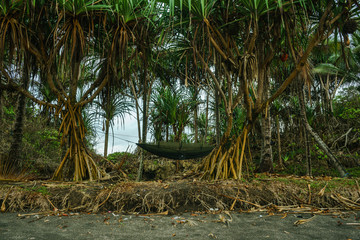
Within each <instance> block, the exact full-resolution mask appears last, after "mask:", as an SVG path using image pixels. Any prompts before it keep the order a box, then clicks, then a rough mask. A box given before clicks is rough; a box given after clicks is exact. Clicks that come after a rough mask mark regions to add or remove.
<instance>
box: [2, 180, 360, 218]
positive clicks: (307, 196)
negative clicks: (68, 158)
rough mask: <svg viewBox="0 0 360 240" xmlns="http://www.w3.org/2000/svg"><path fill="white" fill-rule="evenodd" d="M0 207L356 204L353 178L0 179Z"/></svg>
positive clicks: (169, 209) (359, 201)
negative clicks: (78, 180) (79, 180)
mask: <svg viewBox="0 0 360 240" xmlns="http://www.w3.org/2000/svg"><path fill="white" fill-rule="evenodd" d="M0 204H1V210H2V211H6V212H30V211H53V210H54V209H55V210H57V211H63V212H103V211H114V212H123V213H135V212H136V213H169V214H174V213H178V212H185V211H206V210H219V211H220V210H237V211H242V210H243V211H246V210H268V211H270V210H271V211H275V212H276V211H282V210H286V209H291V208H298V207H302V208H304V209H305V208H306V209H310V210H311V211H326V210H327V209H331V208H340V209H349V210H350V209H352V210H359V209H360V189H359V185H358V181H357V180H354V179H346V180H340V179H338V180H336V179H334V180H331V181H313V180H311V181H307V180H288V179H262V180H253V181H251V182H246V183H241V182H236V181H218V182H205V181H184V180H182V181H177V182H141V183H135V182H119V183H112V184H111V183H108V182H103V183H79V184H75V183H61V182H24V183H19V182H3V183H2V185H1V186H0Z"/></svg>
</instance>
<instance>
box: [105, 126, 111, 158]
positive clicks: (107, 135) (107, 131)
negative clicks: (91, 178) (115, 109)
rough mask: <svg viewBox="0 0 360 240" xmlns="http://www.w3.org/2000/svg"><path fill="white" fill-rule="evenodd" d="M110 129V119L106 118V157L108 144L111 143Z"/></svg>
mask: <svg viewBox="0 0 360 240" xmlns="http://www.w3.org/2000/svg"><path fill="white" fill-rule="evenodd" d="M109 129H110V120H109V119H106V121H105V146H104V157H105V158H106V157H107V152H108V144H109Z"/></svg>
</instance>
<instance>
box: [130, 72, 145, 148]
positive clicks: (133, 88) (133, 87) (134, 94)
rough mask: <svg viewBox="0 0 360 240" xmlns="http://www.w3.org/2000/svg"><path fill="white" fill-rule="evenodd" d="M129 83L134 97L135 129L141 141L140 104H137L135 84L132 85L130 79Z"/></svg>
mask: <svg viewBox="0 0 360 240" xmlns="http://www.w3.org/2000/svg"><path fill="white" fill-rule="evenodd" d="M130 84H131V92H132V93H133V96H134V99H135V109H136V122H137V129H138V137H139V141H140V142H142V141H141V124H140V106H139V98H138V97H137V94H136V91H135V86H134V82H133V80H132V79H131V81H130Z"/></svg>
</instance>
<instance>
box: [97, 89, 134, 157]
mask: <svg viewBox="0 0 360 240" xmlns="http://www.w3.org/2000/svg"><path fill="white" fill-rule="evenodd" d="M93 103H94V104H95V108H96V111H95V115H97V116H99V117H100V118H102V119H103V120H104V122H105V123H104V124H103V125H104V129H103V130H105V144H104V157H107V153H108V143H109V130H110V128H111V131H112V132H113V133H114V129H113V127H114V124H115V120H116V119H120V122H121V123H122V124H124V118H125V115H126V114H129V113H130V111H131V105H130V103H129V102H128V101H127V100H126V97H125V96H124V95H123V94H122V93H121V92H120V91H119V90H117V89H114V88H111V87H110V85H109V84H108V85H107V86H106V87H105V88H104V89H103V91H102V92H101V93H100V94H99V96H98V100H95V101H94V102H93Z"/></svg>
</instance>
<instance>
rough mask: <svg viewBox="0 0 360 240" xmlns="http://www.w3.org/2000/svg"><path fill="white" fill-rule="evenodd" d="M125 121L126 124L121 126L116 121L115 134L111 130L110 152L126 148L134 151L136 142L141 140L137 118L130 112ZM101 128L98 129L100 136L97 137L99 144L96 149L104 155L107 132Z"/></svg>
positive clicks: (122, 150) (121, 150)
mask: <svg viewBox="0 0 360 240" xmlns="http://www.w3.org/2000/svg"><path fill="white" fill-rule="evenodd" d="M124 123H125V124H124V126H120V124H119V123H118V121H115V126H114V135H113V134H112V132H111V130H110V132H109V136H110V137H109V147H108V154H111V153H114V152H125V151H126V150H127V151H128V152H132V151H134V150H135V148H136V145H135V143H137V142H138V140H139V138H138V132H137V131H138V130H137V123H136V119H135V118H134V117H132V116H131V115H129V114H128V115H126V117H125V119H124ZM101 128H102V127H101ZM101 128H100V129H99V130H98V138H97V143H98V144H97V145H96V146H95V150H96V152H97V153H98V154H101V155H103V154H104V139H105V132H103V131H102V129H101ZM113 136H114V144H113Z"/></svg>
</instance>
